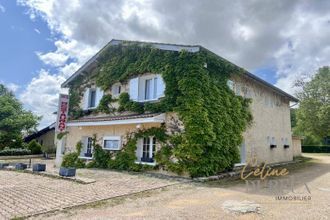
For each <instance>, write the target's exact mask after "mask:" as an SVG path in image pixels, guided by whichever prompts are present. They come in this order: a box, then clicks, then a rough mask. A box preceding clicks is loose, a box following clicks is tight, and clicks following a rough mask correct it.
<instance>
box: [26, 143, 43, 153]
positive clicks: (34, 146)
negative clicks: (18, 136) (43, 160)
mask: <svg viewBox="0 0 330 220" xmlns="http://www.w3.org/2000/svg"><path fill="white" fill-rule="evenodd" d="M27 148H28V149H29V150H30V151H31V153H32V154H41V153H42V151H41V145H40V144H39V143H38V142H37V141H36V140H32V141H30V143H28V145H27Z"/></svg>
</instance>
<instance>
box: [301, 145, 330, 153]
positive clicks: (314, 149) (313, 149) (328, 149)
mask: <svg viewBox="0 0 330 220" xmlns="http://www.w3.org/2000/svg"><path fill="white" fill-rule="evenodd" d="M301 149H302V152H303V153H330V146H312V145H311V146H302V147H301Z"/></svg>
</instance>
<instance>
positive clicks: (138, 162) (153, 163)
mask: <svg viewBox="0 0 330 220" xmlns="http://www.w3.org/2000/svg"><path fill="white" fill-rule="evenodd" d="M135 163H136V164H141V165H149V166H156V162H152V163H148V162H141V161H135Z"/></svg>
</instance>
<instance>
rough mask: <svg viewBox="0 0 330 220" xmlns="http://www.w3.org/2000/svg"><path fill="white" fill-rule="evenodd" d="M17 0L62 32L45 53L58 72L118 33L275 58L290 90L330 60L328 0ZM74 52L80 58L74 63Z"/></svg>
mask: <svg viewBox="0 0 330 220" xmlns="http://www.w3.org/2000/svg"><path fill="white" fill-rule="evenodd" d="M18 3H19V4H20V5H23V6H26V8H27V9H28V13H29V15H30V17H31V18H32V19H37V18H38V17H39V18H42V19H44V20H45V21H46V22H47V24H48V26H49V29H50V30H51V31H52V33H56V36H57V38H56V40H54V45H55V46H56V50H55V51H47V52H44V53H41V54H40V58H41V59H42V60H43V61H44V62H45V63H48V64H49V65H53V66H55V67H60V68H57V75H56V76H57V77H63V78H64V77H65V78H67V77H68V76H69V75H70V74H72V73H73V70H74V69H77V68H78V67H79V66H80V65H82V64H83V63H84V62H85V61H86V60H87V59H88V58H89V57H91V56H92V55H93V54H94V53H96V52H97V51H98V50H99V49H100V48H101V47H102V46H104V45H105V44H106V43H107V42H108V41H110V40H111V39H113V38H116V39H126V40H144V41H158V42H168V43H184V44H201V45H203V46H205V47H207V48H208V49H210V50H212V51H214V52H216V53H217V54H219V55H220V56H223V57H225V58H227V59H229V60H231V61H232V62H234V63H236V64H237V65H239V66H242V67H244V68H247V69H248V70H250V71H253V70H256V69H258V68H261V67H263V68H264V67H265V66H272V67H273V66H274V67H275V68H276V69H277V73H276V79H277V82H276V85H277V86H279V87H280V88H281V89H284V90H286V91H288V92H291V93H293V92H294V89H293V88H292V83H293V81H294V80H295V79H296V77H298V76H299V75H300V74H302V73H311V72H313V71H315V70H316V69H317V68H318V67H320V66H323V65H329V64H330V63H329V62H330V61H329V59H328V58H329V57H330V48H329V46H328V45H330V38H329V37H328V36H330V28H329V27H330V17H329V13H328V11H329V9H330V1H314V2H311V1H307V0H301V1H287V0H278V1H271V0H259V1H226V0H209V1H200V0H186V1H185V0H182V1H177V0H157V1H151V0H143V1H140V0H129V1H122V0H112V1H108V0H80V1H78V0H73V1H70V3H68V1H66V0H56V1H55V0H49V1H42V0H18ZM58 36H60V37H58ZM68 59H69V60H73V61H74V63H71V64H68V63H67V60H68ZM71 71H72V72H71ZM52 76H53V77H55V75H52ZM32 83H33V81H32V82H31V84H32ZM31 84H30V85H31ZM36 86H37V85H36Z"/></svg>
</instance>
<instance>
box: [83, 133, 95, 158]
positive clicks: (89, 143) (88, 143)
mask: <svg viewBox="0 0 330 220" xmlns="http://www.w3.org/2000/svg"><path fill="white" fill-rule="evenodd" d="M84 145H85V146H84V150H85V152H83V153H84V156H85V157H93V138H92V137H86V138H85V140H84Z"/></svg>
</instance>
